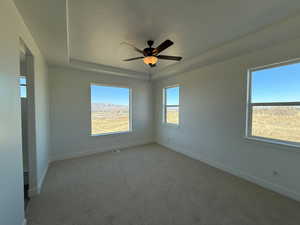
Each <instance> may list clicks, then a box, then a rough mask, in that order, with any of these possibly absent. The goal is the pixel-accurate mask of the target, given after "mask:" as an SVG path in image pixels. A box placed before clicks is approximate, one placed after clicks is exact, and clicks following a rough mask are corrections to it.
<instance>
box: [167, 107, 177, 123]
mask: <svg viewBox="0 0 300 225" xmlns="http://www.w3.org/2000/svg"><path fill="white" fill-rule="evenodd" d="M167 123H173V124H179V112H178V110H168V111H167Z"/></svg>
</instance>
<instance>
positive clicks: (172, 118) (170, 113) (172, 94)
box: [163, 86, 179, 125]
mask: <svg viewBox="0 0 300 225" xmlns="http://www.w3.org/2000/svg"><path fill="white" fill-rule="evenodd" d="M163 91H164V92H163V98H164V99H163V102H164V109H163V121H164V122H165V123H167V124H174V125H179V86H173V87H168V88H164V90H163Z"/></svg>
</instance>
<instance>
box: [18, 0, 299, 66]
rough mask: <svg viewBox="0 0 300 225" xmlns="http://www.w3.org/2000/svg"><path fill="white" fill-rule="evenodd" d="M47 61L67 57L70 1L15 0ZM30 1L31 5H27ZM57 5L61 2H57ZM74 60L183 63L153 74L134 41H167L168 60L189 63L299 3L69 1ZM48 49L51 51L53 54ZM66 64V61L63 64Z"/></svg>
mask: <svg viewBox="0 0 300 225" xmlns="http://www.w3.org/2000/svg"><path fill="white" fill-rule="evenodd" d="M15 2H16V5H17V6H18V8H19V10H20V11H21V14H22V15H23V16H24V18H25V22H26V23H27V24H28V26H29V28H30V29H31V30H32V31H33V33H34V36H35V38H36V39H37V40H38V42H39V44H40V45H41V48H42V49H43V52H44V54H45V55H46V56H47V59H48V60H49V59H50V60H51V61H56V59H59V58H60V56H66V53H67V52H66V47H65V46H66V44H65V43H66V40H67V35H66V33H67V32H66V30H64V29H66V27H67V26H66V15H62V12H64V11H65V1H60V2H63V4H61V3H59V4H58V3H57V4H56V3H55V4H53V3H52V2H53V0H44V1H43V4H41V3H40V0H26V1H22V0H15ZM24 2H26V3H24ZM55 2H57V0H55ZM68 3H69V4H68V5H69V7H68V8H69V47H70V56H71V58H74V59H78V60H82V61H86V62H91V63H97V64H100V65H107V66H112V67H117V68H124V69H130V70H135V71H141V72H147V71H155V70H156V69H161V68H164V67H166V66H168V65H170V64H174V63H177V64H178V63H180V62H173V61H164V60H160V61H159V62H158V65H157V67H156V68H155V69H150V68H149V67H148V66H146V65H145V64H144V63H143V61H142V60H137V61H131V62H123V61H122V59H126V58H131V57H137V56H139V54H138V53H137V52H135V51H134V50H133V49H132V48H131V47H129V46H127V45H125V44H122V42H129V43H131V44H134V45H135V46H136V47H138V48H141V49H143V48H145V47H146V41H147V40H149V39H152V40H154V41H155V44H154V46H157V45H158V44H160V43H161V42H162V41H164V40H166V39H171V40H172V41H174V45H173V46H171V47H170V48H168V49H167V50H166V51H164V52H163V54H164V55H175V56H177V55H178V56H182V57H183V60H187V59H190V58H193V57H195V56H198V55H201V54H202V53H204V52H206V51H207V50H209V49H212V48H216V47H218V46H220V45H222V44H224V43H225V42H227V41H230V40H235V39H238V38H239V37H241V36H243V35H246V34H248V33H250V32H254V31H257V30H259V29H261V28H263V27H264V26H266V25H269V24H273V23H276V22H278V21H280V20H283V19H285V18H286V17H288V16H290V15H292V14H295V13H297V12H299V9H300V1H299V0H288V1H287V0H251V1H241V0H226V1H224V0H185V1H183V0H162V1H146V0H126V1H125V0H84V1H83V0H68ZM47 49H48V50H47ZM59 60H60V59H59Z"/></svg>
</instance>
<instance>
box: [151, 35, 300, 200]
mask: <svg viewBox="0 0 300 225" xmlns="http://www.w3.org/2000/svg"><path fill="white" fill-rule="evenodd" d="M299 56H300V39H299V40H294V41H290V42H287V43H285V44H282V45H278V46H275V47H272V48H269V49H265V50H261V51H258V52H255V53H251V54H247V55H243V56H240V57H237V58H233V59H229V60H227V61H224V62H220V63H217V64H212V65H208V66H205V67H202V68H198V69H196V70H193V71H190V72H186V73H183V74H180V75H177V76H175V77H172V78H168V79H164V80H157V81H156V82H155V83H154V91H153V92H154V93H155V117H156V140H157V142H158V143H160V144H162V145H165V146H168V147H170V148H171V149H173V150H175V151H178V152H181V153H184V154H186V155H189V156H190V157H193V158H196V159H199V160H202V161H205V162H207V163H209V164H211V165H213V166H215V167H219V168H221V169H223V170H227V171H229V172H231V173H233V174H236V175H238V176H242V177H244V178H246V179H248V180H251V181H253V182H256V183H259V184H260V185H263V186H265V187H268V188H270V189H273V190H275V191H278V192H280V193H283V194H286V195H288V196H290V197H292V198H295V199H298V200H300V175H299V171H300V163H299V162H300V150H299V149H296V148H292V147H283V146H280V145H276V144H267V143H261V142H256V141H251V140H246V139H245V138H244V135H245V132H244V131H245V110H246V75H247V69H248V68H252V67H256V66H261V65H266V64H270V63H274V62H280V61H283V60H287V59H290V58H296V57H299ZM173 84H179V85H180V87H181V89H180V90H181V96H180V104H181V108H180V127H179V128H175V127H169V126H166V125H164V124H162V122H161V121H162V88H163V87H165V86H169V85H173ZM273 170H276V171H278V172H279V175H278V176H273Z"/></svg>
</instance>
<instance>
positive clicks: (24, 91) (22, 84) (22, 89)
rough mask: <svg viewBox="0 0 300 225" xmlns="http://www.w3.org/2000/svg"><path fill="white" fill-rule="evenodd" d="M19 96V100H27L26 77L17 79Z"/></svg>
mask: <svg viewBox="0 0 300 225" xmlns="http://www.w3.org/2000/svg"><path fill="white" fill-rule="evenodd" d="M19 87H20V96H21V98H27V80H26V77H24V76H21V77H20V78H19Z"/></svg>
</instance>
